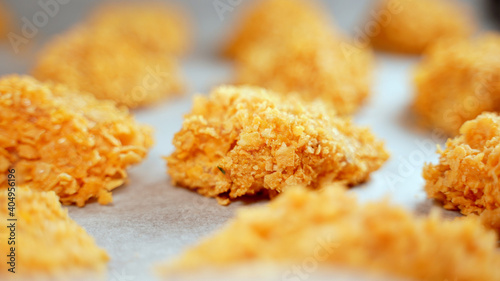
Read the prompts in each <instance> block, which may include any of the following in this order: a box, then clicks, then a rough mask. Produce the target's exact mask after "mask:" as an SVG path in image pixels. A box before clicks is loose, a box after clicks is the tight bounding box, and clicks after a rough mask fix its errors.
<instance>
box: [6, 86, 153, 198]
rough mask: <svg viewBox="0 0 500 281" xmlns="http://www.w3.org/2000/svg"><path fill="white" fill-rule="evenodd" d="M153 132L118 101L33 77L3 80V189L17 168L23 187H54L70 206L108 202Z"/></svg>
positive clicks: (140, 154)
mask: <svg viewBox="0 0 500 281" xmlns="http://www.w3.org/2000/svg"><path fill="white" fill-rule="evenodd" d="M151 135H152V132H151V129H150V128H149V127H146V126H142V125H139V124H137V123H136V121H135V120H134V118H133V117H132V116H131V115H130V114H129V113H128V111H127V110H126V109H123V108H117V107H116V106H115V103H114V102H111V101H99V100H96V99H95V98H94V97H93V96H91V95H89V94H85V93H79V92H74V91H71V90H69V89H67V88H66V87H65V86H62V85H58V84H52V83H46V84H44V83H41V82H38V81H37V80H35V79H33V78H30V77H19V76H8V77H4V78H2V79H1V80H0V187H2V186H6V184H7V183H6V175H7V171H8V169H9V168H15V170H16V176H17V180H18V184H23V185H26V186H29V187H30V188H33V189H36V190H43V191H49V190H53V191H55V192H56V194H57V195H58V196H59V197H60V200H61V202H62V203H64V204H76V205H78V206H83V205H85V203H86V202H87V201H88V200H90V199H92V198H97V199H98V201H99V203H101V204H107V203H109V202H111V201H112V198H111V193H110V192H111V190H113V189H114V188H116V187H118V186H120V185H122V184H123V183H124V182H125V181H126V179H127V172H126V168H127V167H129V166H130V165H132V164H136V163H139V162H141V160H142V159H143V158H144V157H146V154H147V151H148V148H149V147H150V146H151V145H152V142H153V141H152V136H151Z"/></svg>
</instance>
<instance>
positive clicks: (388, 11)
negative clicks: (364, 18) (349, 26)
mask: <svg viewBox="0 0 500 281" xmlns="http://www.w3.org/2000/svg"><path fill="white" fill-rule="evenodd" d="M402 11H403V7H402V5H401V3H400V1H399V0H391V1H389V3H388V5H387V6H385V7H384V9H382V10H378V11H377V10H372V11H371V12H370V15H371V19H370V20H369V21H368V22H366V23H365V25H364V26H363V28H360V27H356V28H355V29H354V38H353V42H352V43H351V42H341V43H340V48H341V50H342V52H343V53H344V56H345V57H346V58H347V59H349V58H350V57H351V56H352V55H353V54H354V53H357V52H360V51H361V50H363V49H366V48H368V47H369V46H370V38H373V37H375V36H377V35H379V34H380V32H381V28H382V27H387V26H388V25H389V24H390V23H391V21H392V17H393V16H394V15H397V14H399V13H401V12H402Z"/></svg>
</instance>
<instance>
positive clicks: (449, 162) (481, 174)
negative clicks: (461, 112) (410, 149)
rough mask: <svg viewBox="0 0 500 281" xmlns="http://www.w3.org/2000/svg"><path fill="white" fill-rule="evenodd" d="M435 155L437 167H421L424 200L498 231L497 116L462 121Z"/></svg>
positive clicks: (499, 170) (499, 162)
mask: <svg viewBox="0 0 500 281" xmlns="http://www.w3.org/2000/svg"><path fill="white" fill-rule="evenodd" d="M439 154H440V156H441V157H440V160H439V164H437V165H434V164H427V165H426V166H425V167H424V172H423V175H424V178H425V180H426V185H425V190H426V192H427V195H428V197H429V198H433V199H435V200H437V201H439V202H441V203H442V204H443V207H444V208H446V209H449V210H460V212H461V213H462V214H464V215H471V214H476V215H480V216H481V218H482V220H483V222H484V223H485V224H486V225H487V226H489V227H491V228H495V229H497V230H500V188H499V186H500V181H499V177H500V116H498V115H497V114H495V113H483V114H481V115H479V116H478V117H477V118H476V119H474V120H471V121H467V122H465V123H464V125H463V126H462V127H461V128H460V135H458V136H457V137H455V138H454V139H450V140H448V142H447V143H446V149H445V150H441V149H440V150H439Z"/></svg>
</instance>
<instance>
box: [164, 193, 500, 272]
mask: <svg viewBox="0 0 500 281" xmlns="http://www.w3.org/2000/svg"><path fill="white" fill-rule="evenodd" d="M496 243H497V236H496V234H495V232H493V231H487V230H486V229H485V228H484V227H482V226H481V224H480V222H479V221H478V220H477V219H474V218H466V219H460V220H454V221H450V220H446V219H444V218H442V217H441V216H440V215H439V213H438V212H431V215H430V216H429V217H415V216H414V215H411V214H410V213H408V212H407V211H405V210H404V209H402V208H400V207H395V206H391V205H390V204H388V203H387V202H373V203H367V204H359V203H357V200H356V198H355V197H353V196H352V195H349V194H347V193H346V192H345V191H344V190H343V188H339V187H338V186H327V187H324V188H323V189H322V190H320V191H316V192H314V191H310V190H308V189H305V188H289V189H288V190H287V191H285V192H284V193H283V194H282V195H279V196H278V197H277V198H276V199H275V200H273V201H272V202H271V203H269V204H268V205H266V206H259V207H253V208H246V209H242V210H239V211H238V213H237V214H236V217H235V218H234V219H233V220H232V221H230V222H229V223H228V224H227V225H226V226H225V227H224V228H223V229H221V230H219V231H218V232H217V233H215V234H214V235H213V236H211V237H209V238H206V239H205V240H203V241H202V242H201V243H199V244H198V245H196V246H194V247H192V248H190V249H188V250H187V251H186V252H185V253H183V254H182V255H181V256H180V257H179V258H177V259H175V260H174V261H172V262H170V263H168V264H166V265H164V266H163V267H162V268H160V272H162V273H163V274H165V275H167V276H168V274H172V273H175V274H179V273H182V272H185V273H192V272H196V271H197V270H203V269H210V268H212V269H216V270H218V271H219V272H220V271H221V270H223V269H224V268H228V267H231V266H235V265H238V264H246V263H251V262H256V261H261V262H264V263H266V264H269V263H272V262H274V263H277V264H285V265H288V264H290V266H292V267H293V266H294V265H296V266H298V265H300V264H301V263H302V264H304V263H305V261H306V260H311V259H313V260H314V262H315V263H316V265H321V266H337V267H341V268H346V267H347V268H353V269H358V270H360V269H362V270H364V271H368V272H378V273H385V274H390V275H394V276H395V277H408V278H415V280H436V281H442V280H499V278H500V268H499V267H498V264H499V263H500V254H499V253H498V252H497V249H496ZM318 249H319V250H320V252H318ZM309 264H310V263H309ZM308 268H310V267H308ZM316 268H317V267H316ZM309 273H310V271H309ZM290 275H291V274H290ZM296 277H297V279H299V278H298V277H299V276H296ZM291 279H292V278H290V280H291ZM412 280H413V279H412Z"/></svg>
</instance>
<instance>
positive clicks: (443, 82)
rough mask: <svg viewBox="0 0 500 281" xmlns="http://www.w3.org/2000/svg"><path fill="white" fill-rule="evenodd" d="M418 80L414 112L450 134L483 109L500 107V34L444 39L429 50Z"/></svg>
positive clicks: (418, 71) (420, 67)
mask: <svg viewBox="0 0 500 281" xmlns="http://www.w3.org/2000/svg"><path fill="white" fill-rule="evenodd" d="M415 84H416V88H417V90H416V97H415V102H414V110H415V112H416V113H417V114H418V115H419V116H420V117H421V120H422V122H423V123H424V124H425V125H426V126H428V127H431V128H437V129H440V130H442V131H444V132H445V133H447V134H448V135H450V136H455V135H456V134H458V131H459V128H460V126H462V124H463V123H464V122H465V121H468V120H471V119H474V118H476V117H477V116H478V115H479V114H481V113H482V112H484V111H500V35H499V34H494V33H491V34H488V35H483V36H481V37H479V38H477V39H476V40H473V41H469V40H458V39H457V40H444V41H441V42H440V43H438V44H436V45H435V46H433V47H431V48H429V50H428V51H426V54H425V57H424V59H423V61H422V62H421V63H420V65H419V66H418V68H417V71H416V75H415Z"/></svg>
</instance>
